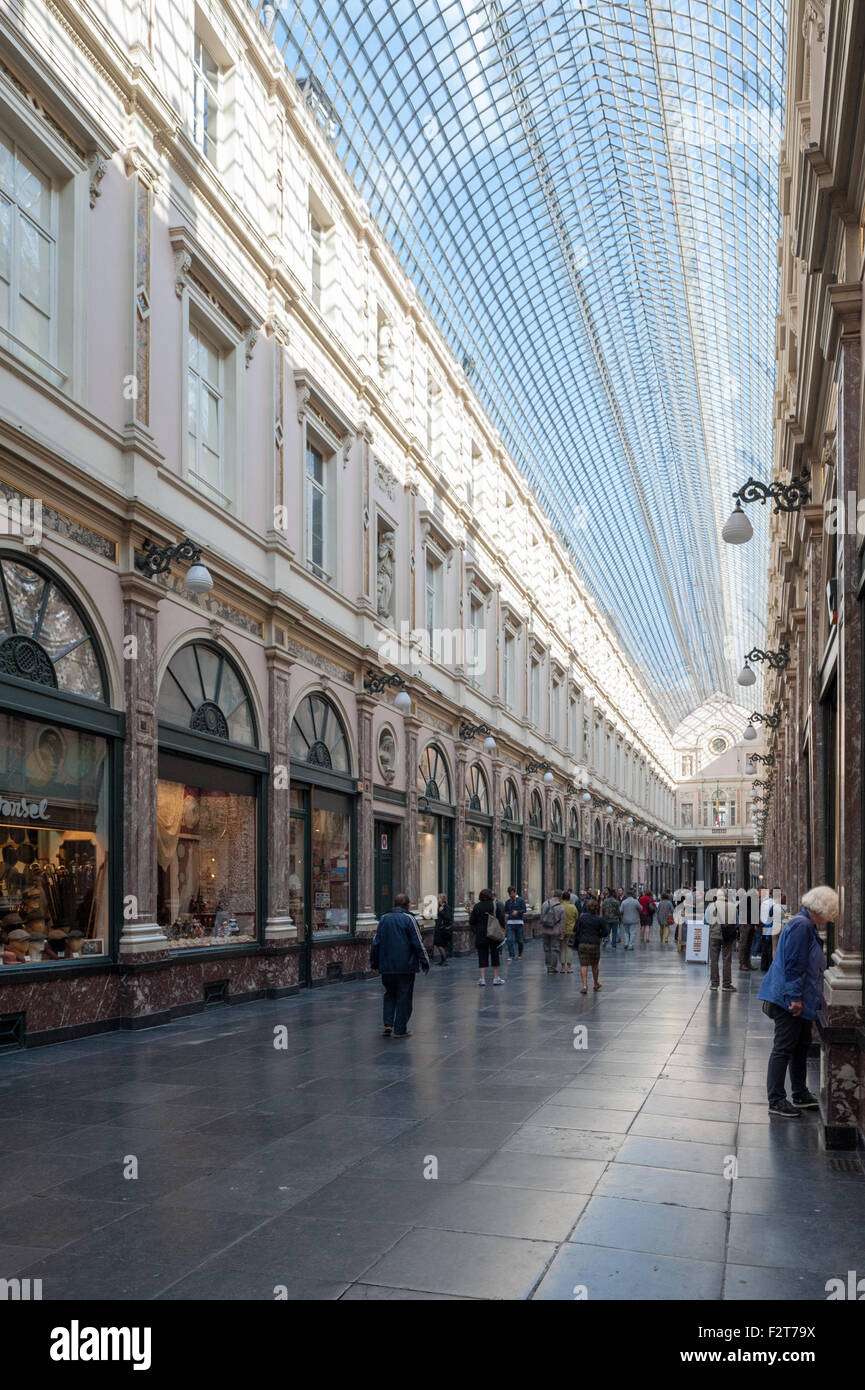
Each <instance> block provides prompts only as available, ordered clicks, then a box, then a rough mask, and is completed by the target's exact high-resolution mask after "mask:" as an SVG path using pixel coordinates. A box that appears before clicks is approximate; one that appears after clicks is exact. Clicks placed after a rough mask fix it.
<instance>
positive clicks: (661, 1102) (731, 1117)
mask: <svg viewBox="0 0 865 1390" xmlns="http://www.w3.org/2000/svg"><path fill="white" fill-rule="evenodd" d="M643 1114H644V1115H675V1116H678V1117H680V1118H682V1119H688V1120H721V1121H726V1122H727V1123H730V1124H735V1123H736V1122H737V1121H738V1119H739V1105H738V1102H737V1101H735V1100H695V1099H693V1098H692V1097H690V1096H668V1095H664V1094H661V1095H658V1094H657V1092H655V1091H653V1092H652V1094H651V1095H650V1096H648V1097H647V1098H646V1103H645V1105H644V1106H643Z"/></svg>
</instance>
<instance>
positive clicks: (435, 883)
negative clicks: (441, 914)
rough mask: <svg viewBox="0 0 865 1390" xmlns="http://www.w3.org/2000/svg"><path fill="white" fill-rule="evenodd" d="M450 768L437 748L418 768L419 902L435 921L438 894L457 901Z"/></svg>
mask: <svg viewBox="0 0 865 1390" xmlns="http://www.w3.org/2000/svg"><path fill="white" fill-rule="evenodd" d="M452 785H453V783H452V780H451V774H450V768H449V766H448V762H447V759H446V757H445V755H444V752H443V751H442V749H441V748H439V746H438V744H435V743H431V744H429V745H428V746H427V747H426V748H425V749H424V751H423V753H422V754H421V757H420V762H419V764H418V772H417V790H418V818H417V824H418V894H419V898H418V902H419V906H420V909H421V911H422V912H423V915H424V917H426V918H428V919H432V918H434V917H435V908H434V904H435V902H436V899H437V897H438V895H439V893H444V895H445V897H446V898H447V900H448V902H449V903H453V900H454V884H453V873H454V856H453V843H454V819H455V813H454V806H453V803H452V800H451V797H452V793H451V787H452Z"/></svg>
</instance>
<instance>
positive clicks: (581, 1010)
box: [0, 942, 865, 1300]
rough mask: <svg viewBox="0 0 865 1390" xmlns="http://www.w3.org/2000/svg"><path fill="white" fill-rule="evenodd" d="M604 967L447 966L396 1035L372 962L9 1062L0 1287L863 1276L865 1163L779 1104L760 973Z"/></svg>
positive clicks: (770, 1287) (628, 962)
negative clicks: (292, 992)
mask: <svg viewBox="0 0 865 1390" xmlns="http://www.w3.org/2000/svg"><path fill="white" fill-rule="evenodd" d="M601 970H602V974H601V979H602V981H603V986H604V987H603V989H601V990H600V991H599V992H598V993H597V994H594V993H593V992H591V991H590V993H589V994H588V996H581V995H580V994H579V992H578V989H579V980H578V978H577V977H576V976H575V977H574V978H570V979H569V978H567V977H559V976H556V977H549V976H546V975H545V974H544V972H543V961H542V955H541V946H540V943H539V942H535V943H532V944H531V945H529V946H528V947H527V948H526V954H525V956H524V958H523V960H522V962H520V963H518V964H516V965H514V966H512V967H510V968H509V970H508V972H507V984H506V985H505V987H504V988H499V989H494V988H492V987H491V986H488V987H487V988H486V989H485V990H480V989H478V987H477V984H476V971H475V968H474V964H473V961H471V960H468V959H462V960H459V961H452V962H451V963H450V964H449V965H448V966H447V967H445V968H441V967H436V968H434V969H433V970H432V971H431V973H430V975H429V976H428V977H427V978H426V979H425V980H424V979H421V980H420V981H419V982H418V987H417V990H416V992H415V1000H416V1005H415V1012H414V1017H413V1019H412V1025H411V1026H412V1033H413V1036H412V1037H411V1038H410V1039H409V1040H407V1041H406V1042H402V1043H397V1042H394V1041H392V1040H389V1039H384V1038H382V1037H381V1035H380V998H381V987H380V984H379V982H378V981H377V980H369V981H364V982H356V983H352V984H345V985H334V986H330V987H327V988H324V989H320V990H316V991H313V992H310V993H306V994H303V995H300V996H297V997H294V998H291V999H284V1000H274V1001H266V1002H260V1003H256V1004H251V1005H245V1006H243V1007H238V1008H225V1007H222V1008H219V1007H217V1008H214V1009H211V1010H208V1011H207V1012H206V1013H203V1014H198V1015H196V1016H194V1017H192V1018H188V1019H183V1020H180V1021H178V1022H177V1023H175V1024H172V1025H170V1026H167V1027H162V1028H158V1029H154V1030H151V1031H147V1032H141V1033H135V1034H130V1033H122V1034H112V1035H108V1036H105V1037H101V1038H92V1039H84V1040H82V1041H80V1042H75V1043H65V1044H62V1045H60V1046H55V1047H49V1048H42V1049H35V1050H31V1051H29V1052H26V1053H14V1054H11V1055H8V1056H5V1057H3V1058H0V1116H2V1121H0V1165H2V1171H3V1173H4V1174H5V1176H6V1184H7V1198H6V1201H5V1202H4V1203H3V1204H2V1208H0V1277H5V1278H10V1277H12V1276H14V1275H21V1276H27V1275H29V1276H30V1277H33V1278H36V1277H41V1279H42V1281H43V1298H45V1299H75V1300H80V1299H81V1298H82V1297H84V1298H86V1299H88V1300H93V1299H111V1298H126V1299H132V1298H163V1299H232V1298H234V1299H244V1298H246V1299H250V1298H251V1299H273V1298H274V1297H275V1296H276V1294H275V1290H278V1291H279V1293H280V1295H281V1296H283V1297H286V1296H287V1297H288V1298H290V1299H297V1298H305V1299H338V1298H346V1299H366V1298H374V1299H380V1298H393V1299H424V1298H475V1299H477V1298H481V1299H489V1298H496V1299H529V1298H539V1299H568V1300H571V1299H573V1298H574V1297H575V1290H582V1289H584V1290H585V1295H586V1296H587V1297H588V1298H589V1299H679V1298H697V1299H705V1300H718V1299H753V1300H760V1299H769V1298H785V1299H809V1298H815V1299H825V1297H826V1294H825V1283H826V1281H827V1280H828V1279H830V1278H834V1277H841V1278H846V1274H847V1271H848V1269H857V1267H859V1268H861V1265H862V1235H861V1233H862V1230H863V1226H865V1178H863V1177H862V1175H861V1173H856V1172H850V1173H847V1172H843V1171H842V1172H839V1171H835V1169H834V1166H833V1156H832V1155H828V1154H826V1153H825V1152H824V1151H823V1149H822V1147H821V1143H820V1138H819V1131H818V1124H817V1120H816V1118H815V1117H814V1115H813V1112H812V1113H811V1114H810V1115H806V1116H805V1117H803V1118H801V1119H799V1120H797V1121H784V1120H781V1119H774V1120H770V1119H769V1117H768V1115H767V1111H766V1101H765V1082H764V1078H765V1063H766V1057H767V1053H768V1049H769V1043H770V1037H771V1025H770V1024H769V1022H768V1020H767V1019H766V1018H765V1017H764V1016H763V1014H762V1012H761V1011H760V1006H759V1004H758V1003H757V999H756V994H757V987H758V983H759V980H760V978H761V977H760V975H759V973H755V974H751V975H748V974H742V975H740V974H738V972H734V983H736V984H737V985H738V986H739V992H738V993H737V994H735V995H723V994H720V995H717V994H711V993H710V992H709V991H708V990H707V988H706V974H705V969H704V968H703V967H701V966H695V965H692V966H686V965H685V964H684V963H683V961H682V959H681V957H679V955H678V953H676V952H675V951H674V950H673V949H672V948H668V949H666V950H665V949H664V948H662V947H661V946H660V945H659V944H657V943H653V944H652V945H651V946H650V947H647V948H637V949H636V950H635V951H633V952H628V953H627V954H625V953H624V952H623V951H622V950H621V949H619V950H618V951H617V952H612V951H611V950H607V951H606V952H605V953H604V955H603V958H602V966H601ZM579 1025H585V1027H586V1030H587V1031H586V1034H585V1042H586V1047H585V1048H582V1047H579V1048H575V1046H574V1042H575V1034H574V1029H575V1027H577V1026H579ZM576 1041H577V1042H580V1041H582V1038H581V1037H580V1036H579V1035H577V1037H576ZM278 1043H285V1046H284V1047H282V1046H276V1045H275V1044H278ZM816 1086H817V1077H816V1075H815V1076H814V1078H813V1081H812V1087H813V1088H814V1089H816ZM842 1158H843V1160H844V1162H842V1164H841V1166H842V1167H843V1166H844V1164H845V1163H848V1164H849V1157H848V1156H846V1155H844V1156H842ZM731 1160H735V1163H736V1165H737V1176H736V1177H735V1178H732V1177H731V1176H730V1174H731V1171H732V1165H731ZM436 1169H437V1176H436V1177H435V1178H432V1177H426V1176H425V1173H431V1172H433V1171H434V1170H436ZM134 1171H137V1176H134V1177H127V1176H125V1175H124V1174H125V1173H131V1172H134Z"/></svg>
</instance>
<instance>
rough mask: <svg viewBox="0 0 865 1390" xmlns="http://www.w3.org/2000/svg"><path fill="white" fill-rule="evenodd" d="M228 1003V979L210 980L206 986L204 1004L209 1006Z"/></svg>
mask: <svg viewBox="0 0 865 1390" xmlns="http://www.w3.org/2000/svg"><path fill="white" fill-rule="evenodd" d="M227 1003H228V981H227V980H208V982H207V984H206V985H205V986H204V1004H205V1007H206V1008H209V1007H210V1006H211V1005H212V1004H227Z"/></svg>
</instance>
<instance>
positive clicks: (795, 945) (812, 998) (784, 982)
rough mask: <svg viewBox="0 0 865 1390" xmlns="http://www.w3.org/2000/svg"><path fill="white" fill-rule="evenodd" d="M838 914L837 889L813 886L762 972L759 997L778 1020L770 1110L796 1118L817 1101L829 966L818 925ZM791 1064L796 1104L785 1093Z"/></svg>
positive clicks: (771, 1068)
mask: <svg viewBox="0 0 865 1390" xmlns="http://www.w3.org/2000/svg"><path fill="white" fill-rule="evenodd" d="M837 915H838V894H837V893H836V892H835V889H834V888H828V887H826V886H823V887H820V888H812V889H811V890H810V892H808V893H806V894H805V896H804V897H803V899H802V907H801V908H800V910H799V911H798V912H797V913H796V915H795V917H791V918H790V921H789V922H788V923H787V925H786V927H785V928H784V930H783V931H782V933H781V935H780V937H779V938H778V947H777V950H776V951H775V959H774V960H773V961H772V964H771V965H770V967H769V969H768V970H767V971H766V974H765V975H764V976H763V982H762V984H761V985H760V992H759V994H758V995H757V998H758V999H762V1000H763V1012H764V1013H765V1014H768V1015H769V1017H770V1018H771V1019H773V1020H774V1023H775V1043H774V1046H773V1048H772V1055H771V1056H770V1058H769V1070H768V1074H767V1077H766V1089H767V1091H768V1094H769V1114H770V1115H783V1116H784V1117H785V1119H788V1120H792V1119H798V1118H799V1115H800V1112H801V1111H802V1110H814V1109H816V1107H817V1106H818V1105H819V1101H818V1100H817V1097H816V1096H814V1095H812V1094H811V1092H810V1091H809V1090H808V1087H807V1084H806V1082H807V1066H808V1048H809V1047H810V1045H811V1023H812V1021H813V1019H815V1018H816V1017H817V1010H818V1009H819V1007H820V1000H821V999H822V997H823V971H824V970H825V968H826V957H825V956H824V954H823V943H822V942H821V940H820V937H819V935H818V932H817V928H818V927H825V926H826V924H827V922H834V921H835V919H836V917H837ZM788 1067H789V1069H790V1086H791V1089H792V1101H793V1103H792V1105H791V1104H790V1102H789V1101H788V1099H787V1085H786V1082H787V1068H788Z"/></svg>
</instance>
